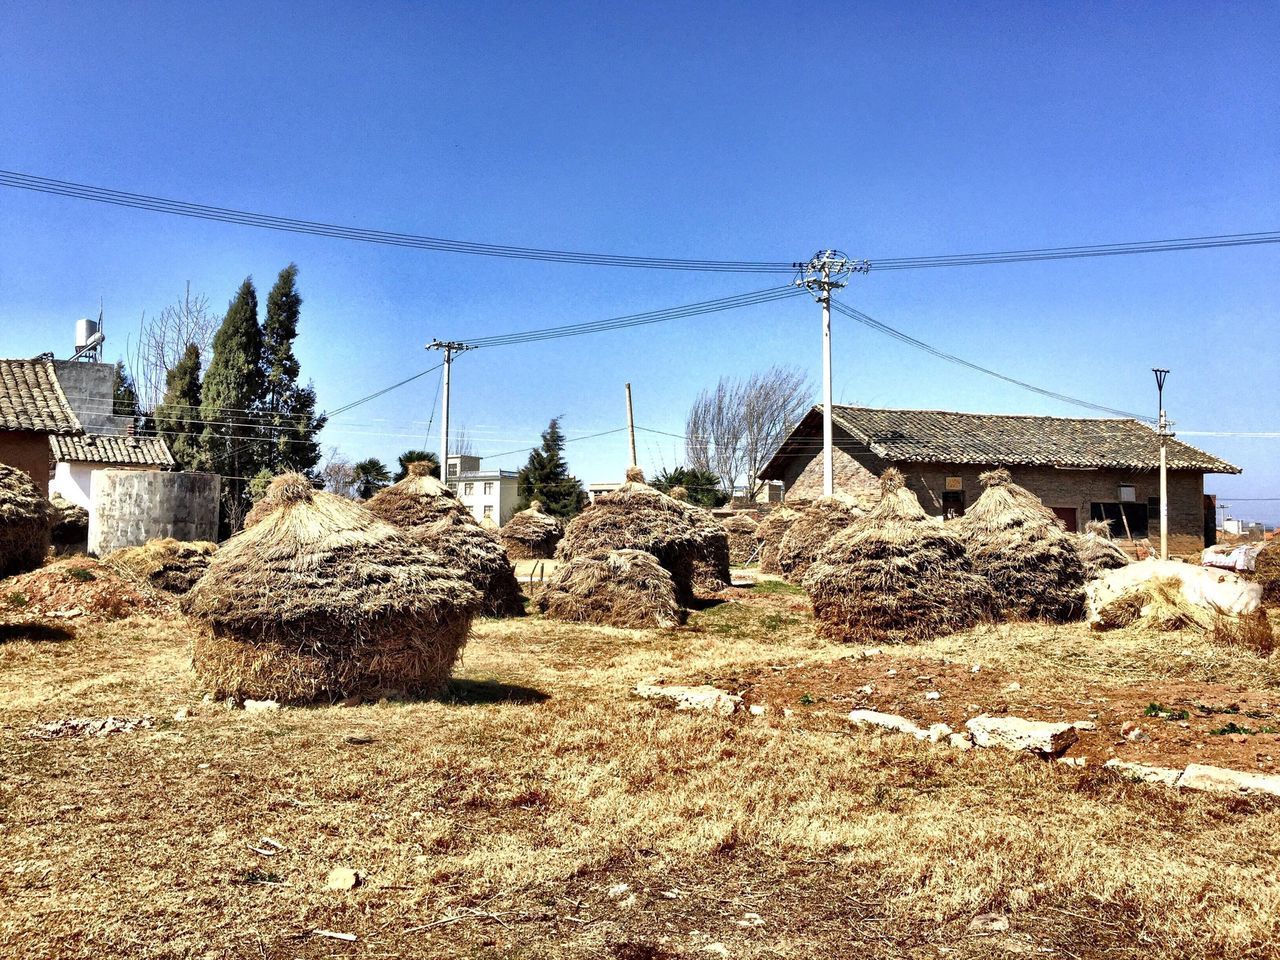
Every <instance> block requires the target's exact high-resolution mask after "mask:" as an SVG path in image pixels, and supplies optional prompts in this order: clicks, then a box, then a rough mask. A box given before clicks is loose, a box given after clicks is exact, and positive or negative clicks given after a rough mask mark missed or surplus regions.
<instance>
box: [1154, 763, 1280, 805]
mask: <svg viewBox="0 0 1280 960" xmlns="http://www.w3.org/2000/svg"><path fill="white" fill-rule="evenodd" d="M1178 786H1179V787H1183V788H1185V789H1187V790H1205V791H1209V792H1211V793H1241V794H1257V793H1265V794H1269V795H1270V796H1273V797H1280V775H1277V774H1274V773H1246V772H1245V771H1243V770H1229V769H1227V768H1226V767H1213V766H1209V765H1208V764H1205V763H1189V764H1187V769H1186V770H1184V771H1182V776H1181V777H1180V778H1179V779H1178Z"/></svg>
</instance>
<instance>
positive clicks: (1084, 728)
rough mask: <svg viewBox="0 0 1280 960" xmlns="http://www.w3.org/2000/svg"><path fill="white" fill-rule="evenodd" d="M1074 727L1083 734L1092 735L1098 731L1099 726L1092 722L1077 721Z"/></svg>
mask: <svg viewBox="0 0 1280 960" xmlns="http://www.w3.org/2000/svg"><path fill="white" fill-rule="evenodd" d="M1072 726H1073V727H1075V728H1076V729H1077V730H1079V731H1080V732H1081V733H1092V732H1093V731H1094V730H1097V729H1098V725H1097V724H1096V723H1094V722H1093V721H1092V720H1077V721H1076V722H1075V723H1073V724H1072Z"/></svg>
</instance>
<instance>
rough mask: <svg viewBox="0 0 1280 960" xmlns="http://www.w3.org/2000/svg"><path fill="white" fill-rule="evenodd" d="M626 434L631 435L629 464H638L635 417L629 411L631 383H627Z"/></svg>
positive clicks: (634, 465)
mask: <svg viewBox="0 0 1280 960" xmlns="http://www.w3.org/2000/svg"><path fill="white" fill-rule="evenodd" d="M627 435H628V436H630V437H631V465H632V466H633V467H636V466H639V464H638V463H637V462H636V418H635V414H634V413H632V412H631V384H629V383H628V384H627Z"/></svg>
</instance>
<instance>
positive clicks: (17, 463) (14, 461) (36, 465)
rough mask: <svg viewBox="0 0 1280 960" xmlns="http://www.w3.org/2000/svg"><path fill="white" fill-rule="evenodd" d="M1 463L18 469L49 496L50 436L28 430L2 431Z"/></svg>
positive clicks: (42, 493)
mask: <svg viewBox="0 0 1280 960" xmlns="http://www.w3.org/2000/svg"><path fill="white" fill-rule="evenodd" d="M0 463H7V464H8V465H9V466H11V467H17V468H18V469H19V470H21V471H22V472H23V473H25V474H27V475H28V476H29V477H31V479H32V480H34V481H35V482H36V489H37V490H39V491H40V495H41V496H42V497H47V496H48V495H49V435H48V434H47V433H31V432H30V431H26V430H0Z"/></svg>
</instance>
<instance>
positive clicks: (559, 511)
mask: <svg viewBox="0 0 1280 960" xmlns="http://www.w3.org/2000/svg"><path fill="white" fill-rule="evenodd" d="M516 490H517V491H518V492H519V494H520V500H519V502H518V503H517V504H516V509H517V510H525V509H527V508H528V506H529V504H530V503H532V502H533V501H534V500H539V501H541V502H542V508H543V510H545V511H546V512H547V513H549V514H551V515H552V516H553V517H561V518H568V517H572V516H573V515H574V514H576V513H579V512H581V510H582V508H583V507H584V506H586V503H587V491H586V490H584V489H583V487H582V484H581V483H580V482H579V481H578V478H577V477H574V476H571V475H570V474H569V465H568V464H567V463H565V460H564V434H562V433H561V432H560V419H559V418H558V417H555V418H553V419H552V420H551V423H550V424H549V425H548V426H547V429H546V430H545V431H543V434H542V447H541V449H534V450H531V451H530V452H529V462H528V463H526V464H525V465H524V466H523V467H521V468H520V473H519V476H518V477H517V479H516Z"/></svg>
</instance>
